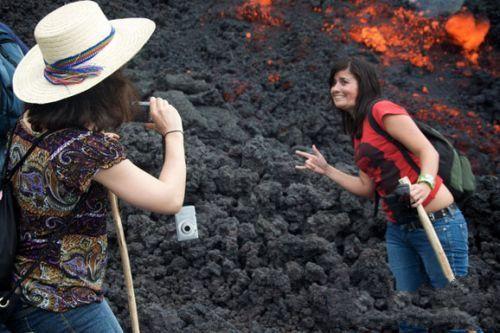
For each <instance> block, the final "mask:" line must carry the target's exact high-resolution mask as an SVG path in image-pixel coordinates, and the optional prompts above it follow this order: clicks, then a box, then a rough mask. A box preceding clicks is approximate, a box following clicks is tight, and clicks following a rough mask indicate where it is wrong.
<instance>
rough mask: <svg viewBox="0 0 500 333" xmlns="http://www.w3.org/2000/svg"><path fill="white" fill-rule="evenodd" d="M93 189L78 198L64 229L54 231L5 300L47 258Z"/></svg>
mask: <svg viewBox="0 0 500 333" xmlns="http://www.w3.org/2000/svg"><path fill="white" fill-rule="evenodd" d="M91 190H92V185H91V186H90V187H89V189H88V190H87V192H85V193H84V194H83V195H82V196H81V197H80V199H78V202H77V203H76V205H75V207H74V208H73V211H72V214H70V215H69V216H67V217H66V218H65V219H64V220H65V222H67V223H64V224H63V225H62V229H61V230H59V232H55V233H53V234H52V235H51V236H50V238H49V240H48V242H47V244H49V246H47V247H46V248H45V249H44V250H43V252H42V254H41V255H40V256H39V257H38V259H37V260H35V262H33V263H32V264H31V266H30V268H29V269H28V270H27V271H26V273H24V274H23V275H22V276H21V277H20V278H19V280H17V281H16V283H15V284H14V287H13V288H12V289H11V290H10V291H9V293H8V294H7V295H6V296H5V297H4V300H5V301H8V300H10V298H11V297H12V296H13V295H14V293H15V291H16V290H17V288H19V287H20V286H21V284H22V283H23V282H24V281H25V280H26V279H27V278H28V276H30V274H31V273H33V271H34V270H35V268H36V267H37V266H38V265H39V264H40V262H41V261H42V259H45V258H46V257H47V255H48V254H49V252H50V245H52V244H53V243H54V241H55V240H56V239H57V237H59V236H61V235H63V234H64V233H65V232H66V230H68V228H69V225H70V223H68V222H69V221H70V220H71V219H72V218H73V217H75V216H76V212H78V209H79V208H80V206H81V205H82V203H84V202H85V201H86V200H87V198H88V197H89V196H90V192H91Z"/></svg>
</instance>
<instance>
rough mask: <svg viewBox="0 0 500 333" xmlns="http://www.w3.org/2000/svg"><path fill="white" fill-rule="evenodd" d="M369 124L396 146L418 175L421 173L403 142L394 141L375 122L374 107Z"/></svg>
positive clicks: (370, 112) (369, 117)
mask: <svg viewBox="0 0 500 333" xmlns="http://www.w3.org/2000/svg"><path fill="white" fill-rule="evenodd" d="M368 123H369V124H370V127H371V128H372V129H373V130H374V131H375V132H377V134H379V135H381V136H383V137H384V138H386V139H387V140H388V141H389V142H391V143H392V144H394V145H395V146H396V147H397V148H398V149H399V151H400V152H401V154H402V155H403V157H404V158H405V160H406V162H408V164H409V165H410V166H411V167H412V169H413V170H415V172H416V173H420V167H419V166H418V165H417V163H415V161H414V160H413V158H411V156H410V152H409V151H408V149H407V148H406V147H405V146H404V145H403V144H402V143H401V142H399V141H398V140H396V139H394V138H393V137H392V136H391V135H390V134H389V133H387V132H386V131H385V130H384V129H383V128H382V127H380V125H379V124H378V123H377V121H376V120H375V117H373V105H372V107H371V108H370V110H369V111H368Z"/></svg>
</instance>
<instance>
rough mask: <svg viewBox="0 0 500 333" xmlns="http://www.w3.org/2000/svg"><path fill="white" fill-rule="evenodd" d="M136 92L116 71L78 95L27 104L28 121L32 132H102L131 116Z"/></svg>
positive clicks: (127, 80) (130, 83)
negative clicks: (51, 101)
mask: <svg viewBox="0 0 500 333" xmlns="http://www.w3.org/2000/svg"><path fill="white" fill-rule="evenodd" d="M137 100H138V93H137V90H136V89H135V87H134V86H133V84H132V82H131V81H130V80H129V79H128V78H127V77H126V76H124V75H123V73H122V70H118V71H116V72H115V73H113V74H112V75H110V76H109V77H107V78H106V79H105V80H103V81H102V82H100V83H99V84H97V85H96V86H94V87H92V88H91V89H89V90H87V91H84V92H82V93H80V94H78V95H75V96H72V97H69V98H66V99H63V100H60V101H57V102H53V103H47V104H28V105H26V108H27V109H29V113H28V120H29V122H30V124H31V126H32V128H33V129H34V130H35V131H41V130H43V129H49V130H58V129H63V128H71V127H76V128H87V127H88V126H92V130H95V131H103V130H111V129H116V128H118V127H119V126H120V125H121V124H122V123H123V122H126V121H130V120H132V118H133V116H134V112H135V109H134V106H133V102H134V101H137Z"/></svg>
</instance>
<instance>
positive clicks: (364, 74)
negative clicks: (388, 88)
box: [329, 58, 382, 139]
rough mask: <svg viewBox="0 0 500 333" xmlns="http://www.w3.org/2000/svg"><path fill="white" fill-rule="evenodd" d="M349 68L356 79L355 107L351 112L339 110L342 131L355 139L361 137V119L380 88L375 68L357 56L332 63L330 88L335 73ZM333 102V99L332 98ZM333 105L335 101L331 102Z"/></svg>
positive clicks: (377, 96)
mask: <svg viewBox="0 0 500 333" xmlns="http://www.w3.org/2000/svg"><path fill="white" fill-rule="evenodd" d="M345 69H347V70H349V72H351V73H352V75H353V76H354V77H355V78H356V80H357V81H358V96H357V98H356V107H355V108H354V112H353V113H352V114H350V113H348V112H345V111H343V112H341V114H342V124H343V126H344V131H345V132H346V133H348V134H350V135H351V136H353V137H356V138H357V139H359V138H361V134H362V129H363V120H364V119H365V117H366V114H367V112H368V111H369V110H368V108H369V107H370V105H371V103H372V102H373V101H375V100H376V99H377V98H380V96H381V94H382V88H381V86H380V81H379V79H378V76H377V72H376V71H375V68H374V67H373V66H372V65H371V64H369V63H367V62H366V61H364V60H361V59H359V58H343V59H340V60H337V61H335V62H334V63H333V66H332V70H331V71H330V79H329V84H330V90H331V89H332V86H333V85H334V84H335V74H337V73H338V72H339V71H342V70H345ZM332 103H333V99H332ZM333 106H334V107H335V103H334V104H333Z"/></svg>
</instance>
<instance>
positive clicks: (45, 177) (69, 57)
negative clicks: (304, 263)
mask: <svg viewBox="0 0 500 333" xmlns="http://www.w3.org/2000/svg"><path fill="white" fill-rule="evenodd" d="M154 29H155V24H154V23H153V22H152V21H151V20H149V19H145V18H128V19H119V20H112V21H110V20H108V19H107V18H106V16H105V15H104V13H103V12H102V11H101V9H100V8H99V6H98V4H97V3H95V2H92V1H80V2H74V3H70V4H68V5H65V6H63V7H60V8H58V9H57V10H55V11H53V12H51V13H50V14H48V15H47V16H46V17H45V18H43V19H42V20H41V21H40V22H39V23H38V25H37V26H36V28H35V39H36V41H37V45H36V46H35V47H33V48H32V49H31V50H30V51H29V52H28V54H27V55H26V56H25V58H24V59H23V61H22V62H21V63H20V64H19V66H18V68H17V70H16V72H15V75H14V92H15V94H16V95H17V96H18V97H19V99H21V100H22V101H24V102H25V103H27V111H26V112H25V114H24V116H23V117H22V119H21V120H20V121H19V122H18V124H17V126H16V128H15V130H14V132H13V136H12V140H11V145H10V149H9V153H8V157H9V162H8V171H9V170H12V168H13V166H14V165H16V164H17V163H18V162H19V161H20V159H21V158H22V157H23V155H25V153H26V152H27V151H28V149H29V148H30V147H32V146H34V149H33V150H32V152H31V153H30V154H29V156H28V157H27V158H26V160H25V161H24V163H22V165H21V167H20V168H19V169H18V170H17V172H15V173H13V175H12V178H11V179H12V185H13V189H14V191H13V193H14V197H15V198H16V199H17V202H18V203H19V207H20V218H19V232H20V243H19V249H18V253H17V255H16V259H15V268H14V276H13V283H14V286H16V285H19V287H18V288H17V289H16V290H17V291H18V294H20V295H21V298H20V302H18V304H17V307H16V308H15V310H14V311H15V312H14V314H13V315H12V316H10V318H9V320H8V322H7V326H8V327H9V328H10V329H11V330H13V331H22V332H25V331H36V332H73V331H75V332H121V331H122V330H121V328H120V325H119V324H118V322H117V320H116V318H115V316H114V315H113V313H112V311H111V310H110V308H109V306H108V305H107V303H106V301H105V300H104V299H103V289H102V282H103V277H104V271H105V265H106V258H107V238H106V216H107V213H108V211H107V208H106V205H105V201H106V197H107V194H106V188H107V189H109V190H111V191H112V192H114V193H115V194H116V195H117V196H118V197H120V198H122V199H124V200H126V201H127V202H129V203H130V204H133V205H135V206H137V207H140V208H143V209H147V210H151V211H155V212H159V213H170V214H172V213H176V212H177V211H178V210H180V208H181V207H182V203H183V200H184V191H185V183H186V165H185V159H184V142H183V131H182V121H181V118H180V116H179V114H178V112H177V110H176V109H175V108H174V107H173V106H171V105H169V104H168V102H167V101H165V100H163V99H160V98H151V100H150V102H151V106H150V112H151V117H152V119H153V121H154V126H152V127H154V129H155V130H156V131H158V132H159V133H161V134H162V135H163V136H164V138H165V140H164V141H165V149H166V151H167V152H168V154H167V155H166V158H165V162H164V164H163V168H162V170H161V174H160V176H159V178H155V177H153V176H151V175H149V174H147V173H146V172H144V171H143V170H141V169H139V168H138V167H136V166H135V165H134V164H133V163H132V162H131V161H129V160H128V159H127V158H126V156H125V152H124V148H123V146H122V145H121V144H120V143H119V142H118V141H117V138H118V136H117V135H115V134H107V133H105V132H104V131H106V130H110V129H115V128H117V127H118V126H119V125H120V124H121V123H123V122H124V121H126V120H129V119H130V118H131V112H132V111H131V105H132V103H133V102H134V96H135V94H134V89H133V87H132V85H131V83H130V81H129V80H128V79H127V78H125V77H124V76H123V74H122V73H121V71H120V68H121V67H122V66H123V65H124V64H125V63H126V62H127V61H128V60H130V59H131V58H132V57H133V56H134V55H135V54H136V53H137V52H138V51H139V50H140V49H141V48H142V46H143V45H144V44H145V43H146V42H147V40H148V39H149V38H150V36H151V34H152V33H153V31H154ZM42 135H45V136H44V137H43V138H42V139H39V138H40V137H41V136H42ZM37 138H38V139H39V140H37ZM33 143H35V144H33ZM26 273H29V274H26ZM25 275H27V276H25ZM19 281H22V282H21V283H19Z"/></svg>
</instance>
